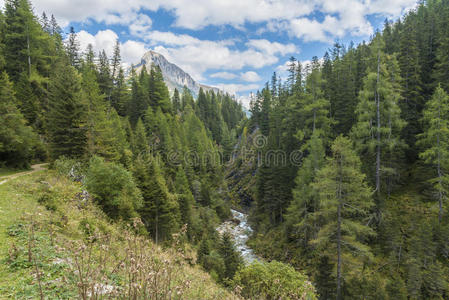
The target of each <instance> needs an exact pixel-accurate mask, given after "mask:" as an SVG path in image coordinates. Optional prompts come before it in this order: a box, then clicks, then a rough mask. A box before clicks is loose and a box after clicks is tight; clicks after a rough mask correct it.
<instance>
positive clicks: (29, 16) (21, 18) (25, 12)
mask: <svg viewBox="0 0 449 300" xmlns="http://www.w3.org/2000/svg"><path fill="white" fill-rule="evenodd" d="M5 25H6V26H5V28H4V45H5V47H4V55H5V60H6V71H7V72H8V74H9V76H10V77H11V79H12V80H13V81H16V80H18V79H19V76H20V74H22V73H23V72H26V74H28V76H31V73H32V71H33V70H37V71H40V72H43V71H44V70H45V69H46V68H48V62H47V61H46V57H45V55H44V51H43V50H44V47H46V46H48V45H46V42H48V39H47V38H46V37H45V34H44V31H43V30H42V27H41V25H40V24H39V22H38V20H37V18H36V17H35V16H34V15H33V11H32V9H31V5H30V3H29V1H28V0H8V1H6V2H5ZM43 73H47V72H43Z"/></svg>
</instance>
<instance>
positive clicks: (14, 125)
mask: <svg viewBox="0 0 449 300" xmlns="http://www.w3.org/2000/svg"><path fill="white" fill-rule="evenodd" d="M15 103H16V98H15V96H14V91H13V89H12V84H11V82H10V81H9V79H8V75H7V74H6V73H3V74H1V75H0V161H2V162H4V164H6V165H8V166H12V167H27V166H28V165H29V163H30V160H31V158H32V157H33V147H34V146H35V145H37V143H38V140H37V136H36V134H35V133H34V132H33V130H32V129H31V127H29V126H27V125H26V121H25V118H24V117H23V115H22V114H21V113H20V111H19V109H18V108H17V106H16V105H15Z"/></svg>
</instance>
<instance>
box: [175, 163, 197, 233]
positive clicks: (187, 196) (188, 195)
mask: <svg viewBox="0 0 449 300" xmlns="http://www.w3.org/2000/svg"><path fill="white" fill-rule="evenodd" d="M175 190H176V194H177V196H178V203H179V211H180V214H181V222H182V224H187V235H188V237H189V238H190V239H191V238H192V237H193V232H192V219H193V210H194V207H193V205H194V204H195V199H194V198H193V194H192V192H191V190H190V187H189V181H188V180H187V176H186V174H185V172H184V169H183V168H182V167H179V168H178V171H177V172H176V177H175Z"/></svg>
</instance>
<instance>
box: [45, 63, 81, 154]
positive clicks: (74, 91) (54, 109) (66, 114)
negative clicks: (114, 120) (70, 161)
mask: <svg viewBox="0 0 449 300" xmlns="http://www.w3.org/2000/svg"><path fill="white" fill-rule="evenodd" d="M48 94H49V95H48V101H49V111H48V114H47V131H48V134H49V142H50V145H49V146H50V153H51V156H52V158H53V159H57V158H58V157H59V156H62V155H65V156H67V157H81V156H83V155H84V153H85V151H86V146H87V126H86V125H87V124H86V122H87V113H86V112H87V111H88V109H87V108H88V104H87V101H86V100H85V99H83V98H82V93H81V79H80V76H79V75H78V73H77V71H76V70H75V68H73V67H72V66H70V65H68V64H63V63H61V64H58V65H57V66H56V69H55V71H54V74H53V75H52V77H51V78H50V84H49V93H48Z"/></svg>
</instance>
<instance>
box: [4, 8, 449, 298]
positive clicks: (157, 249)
mask: <svg viewBox="0 0 449 300" xmlns="http://www.w3.org/2000/svg"><path fill="white" fill-rule="evenodd" d="M183 37H184V38H185V37H186V36H183ZM78 38H79V35H77V33H76V32H75V30H74V29H73V28H71V29H70V32H69V33H67V34H65V33H64V32H63V30H62V29H61V28H60V27H59V25H58V24H57V22H56V18H55V17H54V16H51V17H50V16H47V15H45V13H44V14H43V15H42V16H40V17H38V16H36V15H35V14H34V12H33V9H32V4H31V3H30V2H29V1H28V0H6V1H5V6H4V10H3V11H1V10H0V194H1V195H3V196H2V197H3V198H2V199H0V203H1V207H0V212H1V213H2V215H0V220H1V221H2V224H5V225H4V226H3V225H2V227H1V228H0V244H1V245H2V246H1V247H0V256H2V257H0V261H1V262H2V267H1V268H0V274H1V275H2V276H0V277H1V279H0V297H2V296H3V294H4V295H7V297H13V298H14V297H15V298H41V299H44V298H49V297H50V298H51V297H54V298H55V297H56V298H67V299H69V298H73V297H76V296H78V297H79V298H83V299H88V298H96V297H103V296H104V297H106V296H108V297H112V298H113V297H117V298H120V297H121V298H127V297H129V298H132V297H134V298H136V299H140V298H139V297H141V298H142V299H146V298H148V297H149V298H158V299H173V298H175V299H182V298H186V297H187V298H189V297H190V298H194V297H200V298H201V297H203V298H215V299H216V298H220V297H221V298H235V299H237V298H248V299H316V298H319V299H337V300H340V299H448V298H449V214H448V199H447V196H448V192H449V176H448V174H447V172H449V1H448V0H428V1H422V2H420V3H419V5H417V6H416V7H415V8H414V9H413V10H411V11H409V12H408V13H407V14H406V15H405V16H403V17H401V18H400V19H398V20H396V21H394V22H392V21H389V20H386V21H385V23H384V26H383V28H382V30H381V31H377V32H376V33H375V34H374V35H373V36H372V37H371V38H370V40H369V41H367V42H362V43H360V44H358V45H355V44H353V43H351V44H349V45H343V44H340V43H335V45H334V46H333V47H332V48H331V49H329V51H328V52H326V53H325V54H324V56H323V57H322V58H318V56H315V57H313V59H312V60H311V63H309V64H307V65H304V64H303V63H302V62H300V61H297V60H296V59H295V58H294V57H292V58H291V59H290V62H289V70H288V77H287V78H283V79H281V78H280V77H278V75H277V74H276V73H274V74H273V76H272V78H271V80H270V81H269V82H267V83H266V84H265V87H264V88H263V89H262V90H260V91H259V92H257V94H256V95H255V96H254V97H253V99H252V100H251V103H250V112H251V116H250V117H249V118H248V117H247V116H246V114H245V113H244V110H243V107H242V104H240V103H238V102H237V101H236V99H235V97H233V96H230V95H228V94H226V93H224V92H223V93H221V92H220V93H215V92H213V89H212V90H211V91H205V90H203V89H202V88H201V89H199V91H198V96H197V97H196V99H195V97H194V96H193V95H192V94H193V93H192V91H190V90H189V89H188V88H187V87H184V88H183V89H182V90H178V89H175V90H174V92H173V95H170V93H169V90H168V88H167V85H166V83H165V82H164V78H163V74H162V72H161V69H160V68H159V67H158V66H156V65H154V66H152V67H150V68H137V69H134V68H130V69H129V70H128V69H126V70H125V69H124V68H123V64H122V59H121V53H120V42H119V40H117V41H116V46H115V49H114V54H113V56H112V57H108V56H107V54H106V51H104V50H103V51H100V52H99V53H95V52H94V50H93V49H94V47H93V46H92V45H89V46H88V47H87V48H86V49H81V48H80V43H79V40H78ZM190 40H193V41H194V42H195V43H199V42H198V41H199V40H196V39H189V41H190ZM228 42H229V41H228ZM266 42H268V41H266ZM253 43H254V41H253ZM259 43H260V41H259ZM256 44H257V42H256ZM263 45H271V46H273V45H277V46H279V47H281V46H280V44H269V43H264V44H263ZM290 48H292V49H294V48H295V47H294V46H292V47H290ZM253 50H254V49H253ZM264 51H265V50H264ZM276 51H278V50H276ZM276 51H274V52H276ZM279 52H281V51H279ZM289 53H290V52H289ZM318 54H319V55H321V53H317V55H318ZM288 55H290V54H288ZM164 59H165V58H164ZM136 70H139V71H138V72H137V71H136ZM225 73H226V72H225ZM248 73H251V72H248ZM253 73H254V72H253ZM217 74H219V73H217ZM215 75H216V74H215ZM219 75H220V74H219ZM224 75H227V76H234V77H233V78H237V77H236V76H237V75H236V74H224ZM224 75H223V73H222V74H221V75H220V76H224ZM253 75H254V74H253ZM255 75H256V77H258V75H257V74H255ZM242 78H243V73H242ZM195 93H196V91H195ZM36 163H48V165H49V168H50V170H42V169H41V168H39V169H36V170H35V173H36V172H40V173H38V174H34V175H32V176H30V177H27V176H26V175H25V174H23V173H20V174H18V175H16V176H12V177H3V174H10V173H15V172H18V171H19V170H27V169H29V168H30V166H31V165H32V164H36ZM230 208H233V209H238V210H240V211H242V212H243V211H244V212H248V214H249V221H250V224H251V227H252V229H253V230H254V231H251V230H249V231H248V235H249V234H251V233H252V237H251V239H250V241H249V243H248V244H249V246H250V247H251V248H252V249H253V250H254V251H255V252H256V254H257V255H258V256H259V257H260V258H261V261H260V262H259V261H258V262H256V263H254V264H252V265H245V263H244V261H243V260H242V257H241V256H240V254H239V252H238V251H237V249H236V247H235V245H234V244H233V237H232V236H230V235H229V234H227V233H224V234H220V233H218V232H217V228H218V226H219V224H221V223H223V222H224V221H227V223H226V224H227V225H229V224H231V225H230V226H232V224H233V223H235V224H237V225H238V222H239V220H236V219H233V217H232V214H231V210H230ZM15 209H17V211H15ZM3 212H5V213H3ZM19 212H20V214H21V215H19ZM245 224H246V219H245ZM249 229H251V228H249ZM245 234H246V233H245ZM75 244H76V245H77V246H79V247H78V248H75V247H72V246H73V245H75ZM68 245H72V246H68ZM61 247H62V248H61ZM72 248H73V249H72ZM74 249H75V250H74ZM86 249H88V250H86ZM89 249H90V250H89ZM86 251H91V252H86ZM90 253H93V255H91V254H90ZM136 253H139V255H140V256H139V255H135V254H136ZM103 254H104V256H103ZM78 255H81V256H78ZM84 255H85V256H86V257H87V259H88V260H87V261H81V262H78V261H77V260H76V257H85V256H84ZM133 255H135V256H133ZM136 259H137V260H138V262H137V263H136ZM60 260H62V261H63V266H61V267H58V266H55V265H59V263H58V262H60ZM55 261H56V262H57V263H55ZM106 261H107V263H103V262H106ZM161 261H162V262H163V263H161ZM125 262H126V263H125ZM74 266H78V267H79V266H81V267H82V268H83V269H82V270H80V269H79V270H74ZM93 270H94V271H93ZM204 271H206V272H208V273H209V275H206V273H205V272H204ZM184 272H185V273H187V275H185V276H184V275H180V274H181V273H184ZM136 274H139V275H136ZM155 274H156V275H155ZM171 274H175V275H176V276H175V275H174V277H173V278H172V277H171ZM134 275H135V276H136V277H133V276H134ZM147 275H148V276H147ZM154 278H156V279H154ZM158 278H159V279H162V283H163V284H164V286H163V288H162V287H161V286H160V285H158V284H157V283H155V281H154V280H156V281H157V280H158ZM18 279H20V280H18ZM211 279H212V280H211ZM63 283H64V284H63ZM202 284H204V285H205V287H204V289H202V288H201V285H202ZM67 286H69V287H72V288H73V289H75V287H77V288H78V292H76V293H75V292H74V290H72V289H71V288H70V289H69V288H67ZM315 291H316V293H315ZM175 294H176V295H175ZM149 295H151V296H149ZM195 295H196V296H195ZM5 297H6V296H5ZM145 297H146V298H145Z"/></svg>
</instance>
